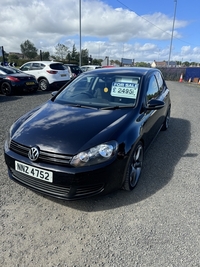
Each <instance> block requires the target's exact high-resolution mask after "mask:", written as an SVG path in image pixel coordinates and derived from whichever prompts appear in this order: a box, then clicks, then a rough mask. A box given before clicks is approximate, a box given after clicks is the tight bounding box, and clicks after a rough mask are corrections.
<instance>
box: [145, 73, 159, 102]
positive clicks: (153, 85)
mask: <svg viewBox="0 0 200 267" xmlns="http://www.w3.org/2000/svg"><path fill="white" fill-rule="evenodd" d="M158 96H159V88H158V84H157V81H156V78H155V76H154V75H153V76H151V78H150V80H149V85H148V90H147V97H146V100H147V102H148V101H149V100H151V99H152V98H157V97H158Z"/></svg>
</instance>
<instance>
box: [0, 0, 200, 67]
mask: <svg viewBox="0 0 200 267" xmlns="http://www.w3.org/2000/svg"><path fill="white" fill-rule="evenodd" d="M80 10H81V15H80ZM80 25H81V27H80ZM199 28H200V0H191V1H188V0H139V1H136V0H56V1H55V0H5V1H2V3H1V9H0V46H3V47H4V50H5V51H6V52H7V53H9V52H18V53H20V52H21V50H20V44H22V43H24V42H25V41H26V40H29V41H31V42H32V43H33V44H34V46H35V47H36V48H37V49H38V51H39V50H42V51H44V52H46V51H49V52H50V54H51V55H52V54H54V53H55V47H56V45H57V44H58V43H60V44H64V45H65V46H67V47H68V48H69V50H70V51H71V50H72V47H73V45H75V47H76V49H77V51H80V47H81V49H88V51H89V55H91V56H92V57H93V58H97V59H100V58H101V59H104V58H105V57H106V56H108V57H109V58H110V59H114V60H119V61H121V58H128V59H134V60H135V62H153V61H154V60H155V61H163V60H165V61H168V60H171V61H182V62H184V61H189V62H193V61H194V62H197V63H200V34H199ZM80 33H81V34H80Z"/></svg>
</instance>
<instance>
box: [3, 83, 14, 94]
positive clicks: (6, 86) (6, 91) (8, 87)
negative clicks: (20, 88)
mask: <svg viewBox="0 0 200 267" xmlns="http://www.w3.org/2000/svg"><path fill="white" fill-rule="evenodd" d="M1 92H2V94H3V95H7V96H9V95H12V87H11V85H10V84H9V83H7V82H4V83H2V85H1Z"/></svg>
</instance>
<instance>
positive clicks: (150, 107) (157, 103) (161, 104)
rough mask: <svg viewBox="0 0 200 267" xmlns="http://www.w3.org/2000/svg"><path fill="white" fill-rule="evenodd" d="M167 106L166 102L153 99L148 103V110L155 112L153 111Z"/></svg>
mask: <svg viewBox="0 0 200 267" xmlns="http://www.w3.org/2000/svg"><path fill="white" fill-rule="evenodd" d="M164 106H165V102H163V101H161V100H158V99H151V100H149V102H148V103H147V106H146V109H147V110H153V109H161V108H163V107H164Z"/></svg>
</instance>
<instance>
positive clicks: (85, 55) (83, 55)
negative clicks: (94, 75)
mask: <svg viewBox="0 0 200 267" xmlns="http://www.w3.org/2000/svg"><path fill="white" fill-rule="evenodd" d="M88 58H89V52H88V50H87V49H82V50H81V62H82V65H87V64H88Z"/></svg>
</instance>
